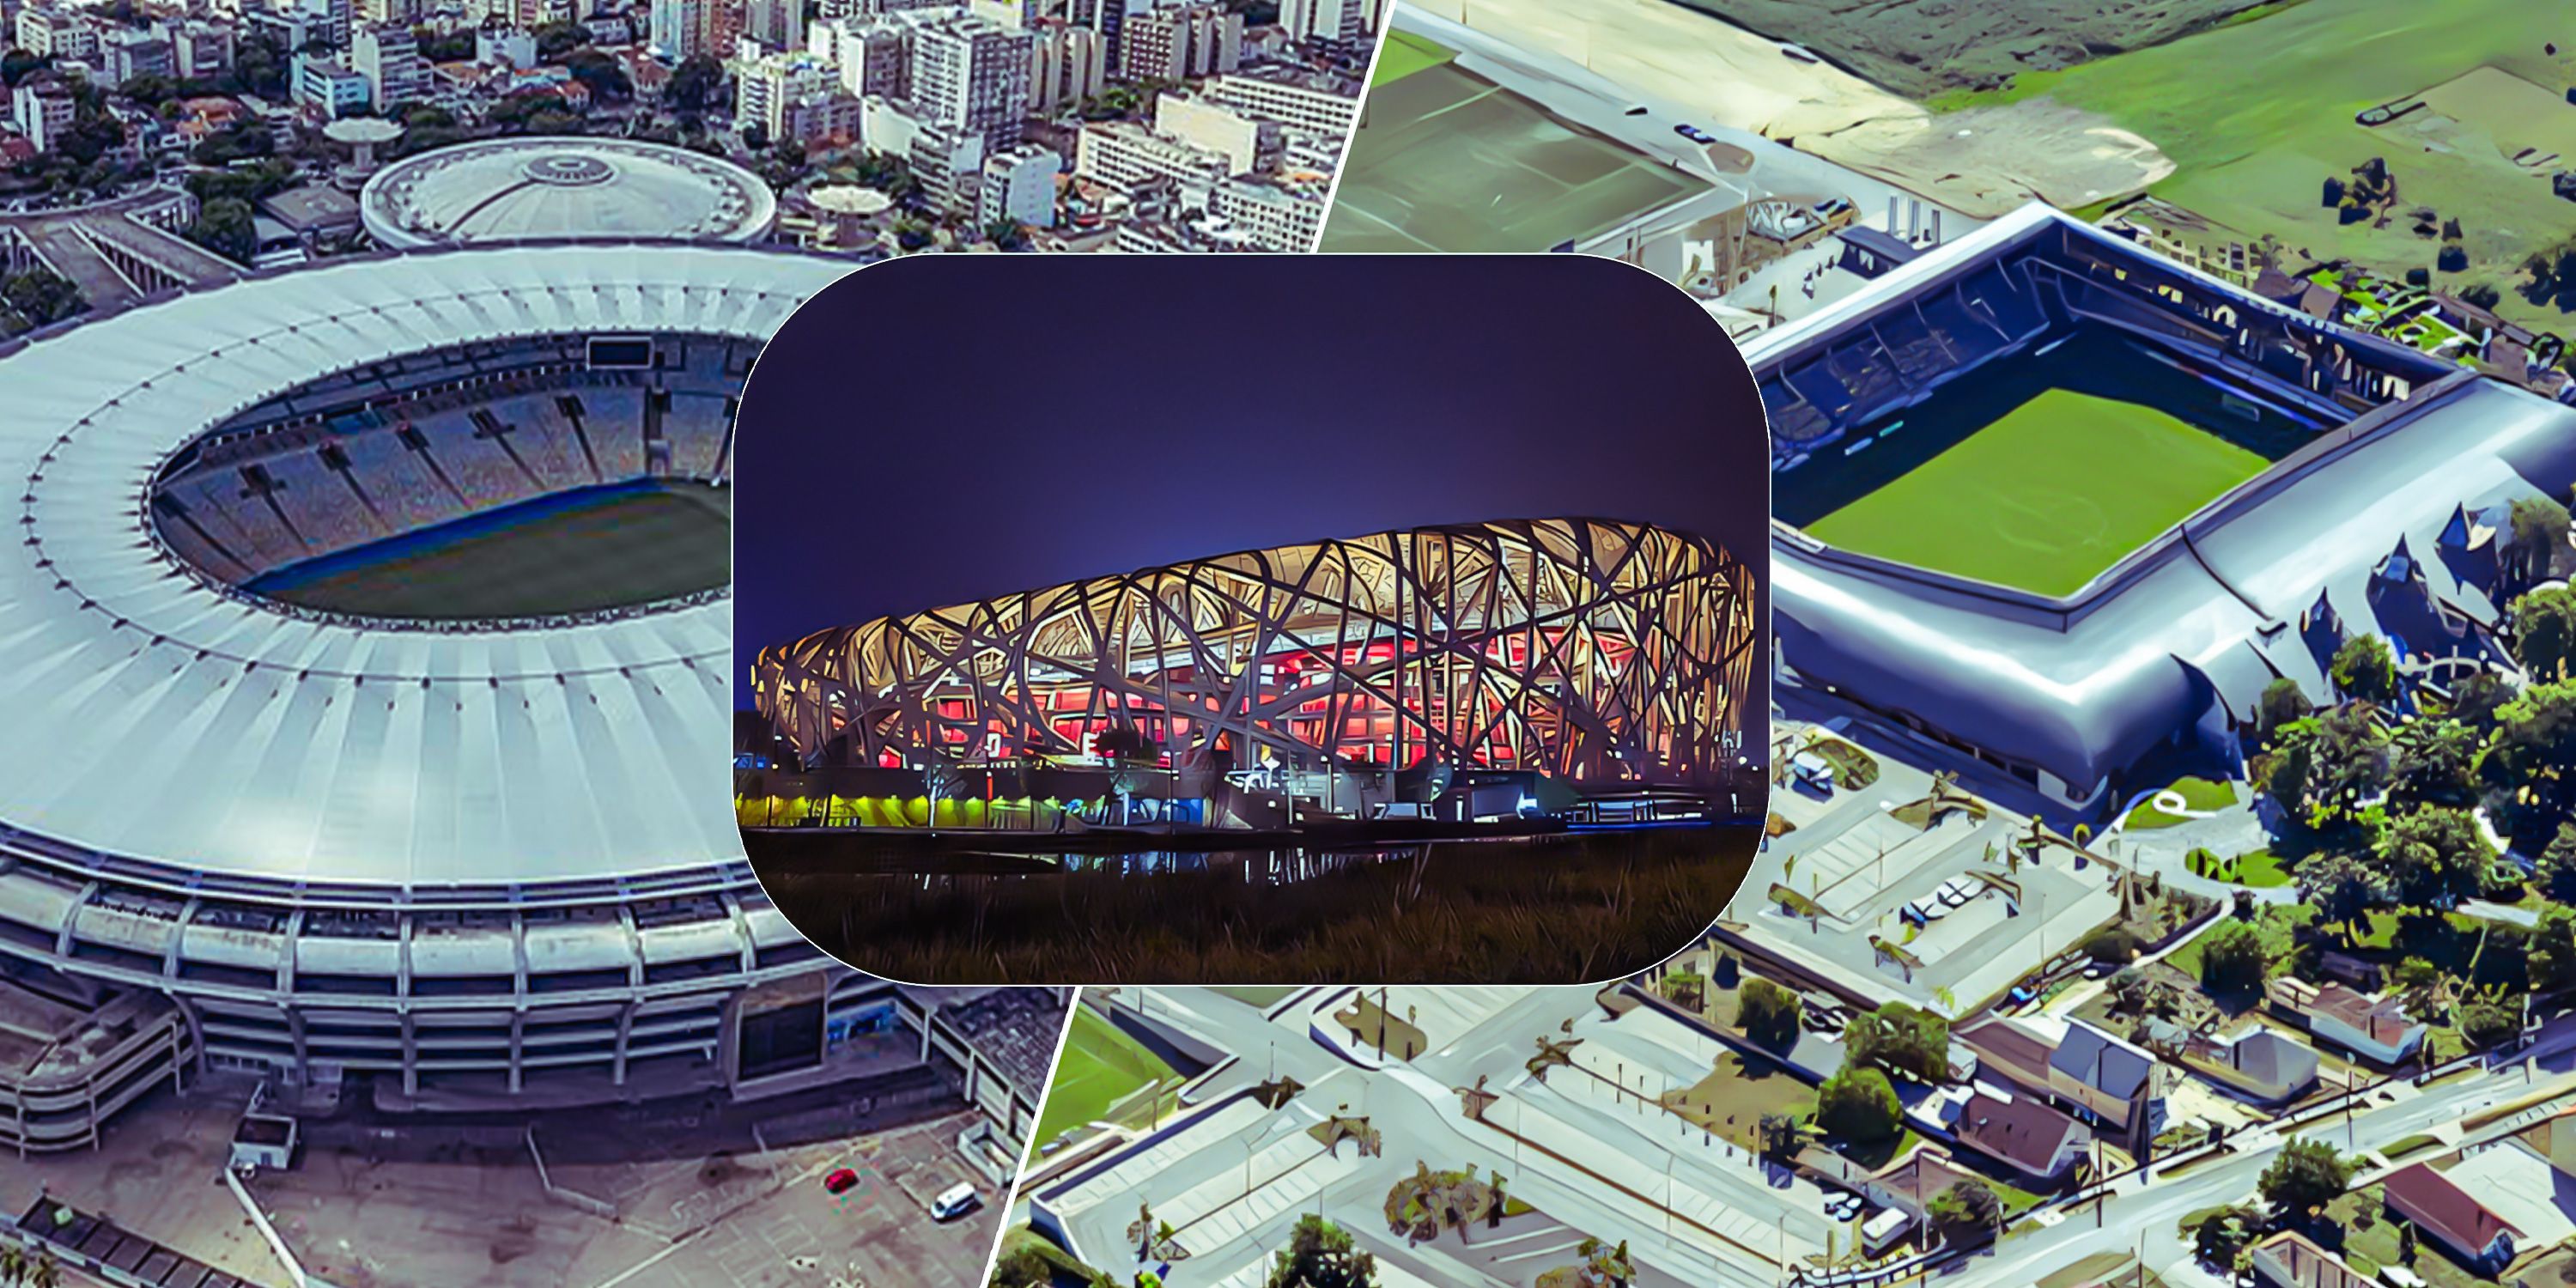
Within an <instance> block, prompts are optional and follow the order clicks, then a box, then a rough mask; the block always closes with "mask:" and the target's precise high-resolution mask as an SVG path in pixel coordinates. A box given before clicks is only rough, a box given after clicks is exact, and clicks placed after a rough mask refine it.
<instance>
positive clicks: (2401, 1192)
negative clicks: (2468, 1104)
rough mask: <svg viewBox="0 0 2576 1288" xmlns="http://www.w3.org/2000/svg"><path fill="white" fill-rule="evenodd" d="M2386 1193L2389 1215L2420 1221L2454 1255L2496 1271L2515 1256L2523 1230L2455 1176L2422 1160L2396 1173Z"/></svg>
mask: <svg viewBox="0 0 2576 1288" xmlns="http://www.w3.org/2000/svg"><path fill="white" fill-rule="evenodd" d="M2381 1194H2382V1197H2383V1200H2384V1201H2385V1202H2386V1203H2387V1205H2388V1212H2389V1215H2391V1216H2394V1217H2398V1218H2400V1219H2402V1220H2404V1221H2406V1222H2408V1223H2409V1224H2411V1225H2413V1226H2414V1227H2415V1232H2416V1233H2417V1234H2419V1235H2421V1236H2423V1237H2424V1238H2426V1239H2429V1240H2431V1241H2432V1242H2433V1243H2434V1244H2436V1245H2437V1246H2439V1247H2440V1248H2441V1249H2442V1250H2443V1251H2444V1252H2446V1253H2448V1254H2450V1256H2451V1257H2452V1259H2453V1260H2456V1261H2458V1262H2460V1263H2461V1264H2463V1265H2466V1266H2468V1267H2470V1268H2471V1269H2474V1270H2477V1271H2479V1272H2481V1273H2483V1274H2488V1275H2493V1274H2496V1273H2498V1272H2500V1271H2502V1270H2503V1269H2504V1268H2505V1267H2506V1266H2507V1265H2509V1264H2511V1263H2512V1261H2513V1250H2514V1242H2515V1240H2517V1239H2520V1238H2521V1237H2522V1231H2521V1230H2518V1229H2516V1228H2514V1224H2513V1223H2512V1222H2511V1221H2507V1220H2506V1219H2504V1218H2503V1217H2502V1216H2499V1215H2497V1214H2496V1212H2495V1210H2494V1209H2492V1208H2489V1207H2488V1206H2487V1205H2486V1204H2484V1203H2481V1202H2479V1201H2478V1197H2477V1196H2476V1195H2475V1194H2471V1193H2470V1192H2469V1191H2467V1190H2465V1189H2462V1188H2460V1186H2459V1185H2458V1184H2457V1183H2456V1182H2454V1181H2452V1180H2451V1178H2450V1177H2448V1176H2445V1175H2443V1174H2442V1173H2440V1172H2437V1171H2435V1170H2433V1165H2432V1164H2430V1163H2417V1164H2416V1165H2414V1166H2413V1167H2409V1168H2404V1169H2402V1170H2400V1171H2398V1172H2396V1173H2395V1174H2393V1175H2391V1176H2390V1177H2389V1178H2388V1180H2387V1181H2386V1182H2385V1183H2384V1185H2383V1187H2382V1190H2381Z"/></svg>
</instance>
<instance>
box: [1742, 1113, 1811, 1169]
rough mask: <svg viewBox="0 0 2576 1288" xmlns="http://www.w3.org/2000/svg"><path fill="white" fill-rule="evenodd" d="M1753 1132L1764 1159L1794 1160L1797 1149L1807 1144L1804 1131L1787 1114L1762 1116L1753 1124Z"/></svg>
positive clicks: (1796, 1121) (1794, 1119)
mask: <svg viewBox="0 0 2576 1288" xmlns="http://www.w3.org/2000/svg"><path fill="white" fill-rule="evenodd" d="M1753 1131H1754V1139H1755V1141H1756V1142H1758V1143H1759V1145H1760V1148H1761V1151H1762V1156H1763V1157H1765V1158H1773V1159H1785V1158H1794V1157H1796V1156H1797V1153H1798V1150H1799V1148H1800V1147H1801V1146H1803V1145H1805V1144H1806V1143H1807V1133H1806V1132H1805V1130H1804V1129H1802V1128H1800V1127H1799V1126H1798V1120H1797V1119H1796V1118H1793V1117H1791V1116H1789V1115H1787V1114H1782V1113H1768V1114H1764V1115H1762V1117H1761V1119H1760V1120H1759V1121H1757V1122H1756V1123H1755V1124H1754V1128H1753Z"/></svg>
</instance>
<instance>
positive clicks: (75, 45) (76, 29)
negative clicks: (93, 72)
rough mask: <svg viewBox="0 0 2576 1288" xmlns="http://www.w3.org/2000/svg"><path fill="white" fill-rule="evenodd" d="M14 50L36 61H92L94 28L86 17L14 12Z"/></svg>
mask: <svg viewBox="0 0 2576 1288" xmlns="http://www.w3.org/2000/svg"><path fill="white" fill-rule="evenodd" d="M18 47H19V48H20V49H24V50H26V51H27V52H28V53H31V54H34V55H36V56H37V57H39V58H56V59H61V58H95V57H97V56H98V26H97V24H95V23H93V22H91V21H90V20H89V19H88V18H86V17H84V16H82V15H80V14H75V13H64V12H62V11H60V10H56V9H39V8H28V9H21V10H19V11H18Z"/></svg>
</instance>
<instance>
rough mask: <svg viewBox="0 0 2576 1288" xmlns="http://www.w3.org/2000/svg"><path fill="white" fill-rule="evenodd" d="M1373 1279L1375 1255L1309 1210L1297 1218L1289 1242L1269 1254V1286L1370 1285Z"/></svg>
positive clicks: (1363, 1287)
mask: <svg viewBox="0 0 2576 1288" xmlns="http://www.w3.org/2000/svg"><path fill="white" fill-rule="evenodd" d="M1376 1282H1377V1258H1376V1257H1375V1256H1373V1255H1371V1254H1369V1253H1366V1252H1361V1251H1359V1250H1357V1249H1356V1248H1354V1247H1352V1245H1351V1236H1350V1233H1349V1232H1348V1231H1346V1230H1344V1229H1342V1228H1341V1227H1340V1226H1337V1225H1335V1224H1333V1223H1332V1222H1330V1221H1327V1220H1325V1219H1324V1218H1322V1217H1320V1216H1317V1215H1315V1214H1314V1213H1312V1212H1309V1213H1307V1214H1306V1215H1304V1216H1301V1217H1298V1218H1297V1228H1296V1229H1295V1230H1294V1231H1293V1232H1291V1233H1290V1234H1289V1236H1288V1246H1287V1247H1285V1248H1282V1249H1280V1250H1279V1251H1278V1252H1275V1253H1272V1254H1271V1262H1270V1283H1269V1288H1371V1285H1374V1284H1375V1283H1376Z"/></svg>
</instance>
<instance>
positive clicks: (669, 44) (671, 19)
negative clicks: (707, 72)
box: [648, 0, 722, 62]
mask: <svg viewBox="0 0 2576 1288" xmlns="http://www.w3.org/2000/svg"><path fill="white" fill-rule="evenodd" d="M713 10H714V5H713V3H712V0H653V9H652V16H651V19H650V34H649V36H648V39H649V40H650V41H651V43H652V46H653V48H654V49H655V50H656V51H658V52H660V53H661V54H662V55H663V56H664V57H666V58H669V59H671V60H672V61H674V62H677V61H680V60H682V59H688V58H696V57H699V56H701V55H707V56H712V55H714V54H716V53H717V52H718V51H719V50H720V49H721V48H722V46H720V45H718V44H717V43H716V42H715V39H714V13H713Z"/></svg>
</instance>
